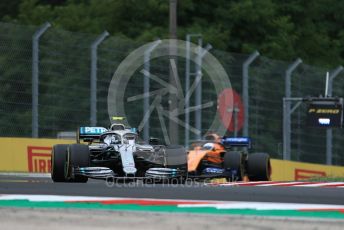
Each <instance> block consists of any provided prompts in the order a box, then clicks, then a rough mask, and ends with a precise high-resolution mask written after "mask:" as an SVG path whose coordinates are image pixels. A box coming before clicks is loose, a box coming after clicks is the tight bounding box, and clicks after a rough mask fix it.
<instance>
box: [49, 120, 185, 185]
mask: <svg viewBox="0 0 344 230" xmlns="http://www.w3.org/2000/svg"><path fill="white" fill-rule="evenodd" d="M80 142H84V143H88V144H80ZM51 165H52V169H51V178H52V180H53V181H54V182H83V183H85V182H87V180H88V178H94V179H108V178H112V179H114V178H122V179H123V178H127V179H133V180H134V179H135V178H144V179H147V178H149V179H152V180H169V179H173V178H176V179H180V180H182V179H183V178H184V177H186V175H187V153H186V151H185V149H184V147H182V146H179V145H174V146H164V145H159V144H158V143H157V141H156V139H151V140H150V143H149V144H145V143H141V142H139V140H138V133H137V132H136V130H135V129H131V128H126V127H125V126H124V125H123V124H112V125H111V126H110V128H109V129H106V128H103V127H80V128H79V129H78V135H77V143H76V144H71V145H62V144H59V145H55V146H53V149H52V155H51Z"/></svg>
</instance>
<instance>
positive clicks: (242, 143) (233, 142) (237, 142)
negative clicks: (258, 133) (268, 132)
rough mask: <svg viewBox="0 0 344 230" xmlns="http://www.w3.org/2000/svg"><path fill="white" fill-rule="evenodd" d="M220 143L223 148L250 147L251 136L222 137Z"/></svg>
mask: <svg viewBox="0 0 344 230" xmlns="http://www.w3.org/2000/svg"><path fill="white" fill-rule="evenodd" d="M221 143H222V144H223V145H224V146H225V148H233V147H246V148H249V149H250V148H251V144H252V143H251V138H249V137H223V138H222V139H221Z"/></svg>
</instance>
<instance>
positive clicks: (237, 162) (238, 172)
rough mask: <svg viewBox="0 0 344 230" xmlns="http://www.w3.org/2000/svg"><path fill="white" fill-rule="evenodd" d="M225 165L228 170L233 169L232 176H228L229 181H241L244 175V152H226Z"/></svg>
mask: <svg viewBox="0 0 344 230" xmlns="http://www.w3.org/2000/svg"><path fill="white" fill-rule="evenodd" d="M223 167H224V168H225V169H226V171H231V172H232V175H231V177H227V178H226V180H227V181H241V180H242V177H243V175H244V167H243V154H242V153H241V152H236V151H230V152H226V154H225V156H224V158H223Z"/></svg>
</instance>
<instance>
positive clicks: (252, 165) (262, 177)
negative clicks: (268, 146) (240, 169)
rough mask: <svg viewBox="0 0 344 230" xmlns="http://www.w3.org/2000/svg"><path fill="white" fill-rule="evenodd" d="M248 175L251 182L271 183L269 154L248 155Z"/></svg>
mask: <svg viewBox="0 0 344 230" xmlns="http://www.w3.org/2000/svg"><path fill="white" fill-rule="evenodd" d="M247 173H248V178H249V180H250V181H269V180H270V176H271V163H270V156H269V154H267V153H253V154H250V155H248V159H247Z"/></svg>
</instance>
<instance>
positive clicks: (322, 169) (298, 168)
mask: <svg viewBox="0 0 344 230" xmlns="http://www.w3.org/2000/svg"><path fill="white" fill-rule="evenodd" d="M271 168H272V175H271V179H272V180H273V181H289V180H292V181H294V180H305V179H309V178H312V177H343V178H344V167H340V166H328V165H320V164H310V163H301V162H295V161H284V160H276V159H272V160H271Z"/></svg>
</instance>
